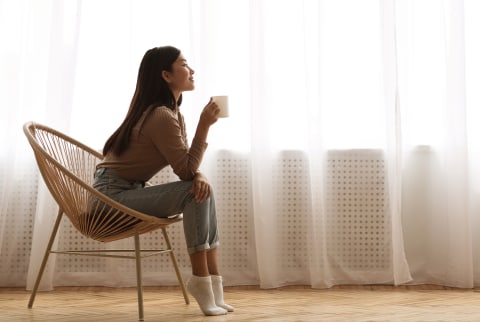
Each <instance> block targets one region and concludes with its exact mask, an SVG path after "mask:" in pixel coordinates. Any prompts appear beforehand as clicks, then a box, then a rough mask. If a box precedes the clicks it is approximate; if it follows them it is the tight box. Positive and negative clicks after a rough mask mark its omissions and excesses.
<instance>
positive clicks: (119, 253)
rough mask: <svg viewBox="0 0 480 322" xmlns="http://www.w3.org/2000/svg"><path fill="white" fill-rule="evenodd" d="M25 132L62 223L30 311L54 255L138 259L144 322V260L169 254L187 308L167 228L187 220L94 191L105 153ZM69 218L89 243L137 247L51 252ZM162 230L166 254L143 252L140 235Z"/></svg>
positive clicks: (51, 134)
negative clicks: (140, 209)
mask: <svg viewBox="0 0 480 322" xmlns="http://www.w3.org/2000/svg"><path fill="white" fill-rule="evenodd" d="M23 130H24V132H25V135H26V136H27V139H28V141H29V143H30V145H31V147H32V149H33V152H34V155H35V159H36V161H37V164H38V167H39V169H40V173H41V175H42V177H43V179H44V181H45V183H46V185H47V187H48V189H49V190H50V193H51V194H52V196H53V198H54V199H55V201H56V202H57V204H58V206H59V210H58V215H57V219H56V222H55V225H54V227H53V231H52V234H51V236H50V240H49V242H48V246H47V249H46V251H45V255H44V257H43V261H42V264H41V266H40V270H39V272H38V275H37V279H36V281H35V285H34V287H33V290H32V293H31V296H30V300H29V302H28V307H29V308H31V307H32V306H33V302H34V300H35V295H36V293H37V290H38V286H39V284H40V280H41V278H42V274H43V271H44V269H45V266H46V264H47V260H48V257H49V255H50V254H52V253H56V254H71V255H89V256H100V257H112V258H129V259H135V261H136V271H137V288H138V314H139V320H140V321H143V318H144V310H143V290H142V269H141V259H142V258H143V257H147V256H152V255H155V254H161V253H166V254H169V255H170V258H171V260H172V263H173V266H174V269H175V273H176V275H177V278H178V282H179V284H180V287H181V289H182V292H183V297H184V298H185V303H186V304H189V298H188V295H187V292H186V289H185V285H184V283H183V279H182V276H181V273H180V270H179V268H178V264H177V261H176V258H175V254H174V252H173V249H172V246H171V243H170V240H169V237H168V234H167V227H168V226H169V225H171V224H174V223H178V222H181V221H182V215H181V214H180V215H178V216H174V217H171V218H167V219H163V218H156V217H153V216H149V215H145V214H143V213H140V212H138V211H135V210H133V209H130V208H128V207H125V206H123V205H121V204H119V203H118V202H115V201H114V200H112V199H110V198H108V197H107V196H106V195H104V194H102V193H100V192H98V191H97V190H95V189H93V188H92V182H93V173H94V169H95V166H96V165H97V164H98V162H99V161H100V160H101V159H102V155H101V154H100V153H98V152H97V151H95V150H94V149H92V148H89V147H88V146H86V145H84V144H82V143H80V142H78V141H76V140H74V139H72V138H70V137H68V136H67V135H65V134H62V133H60V132H58V131H56V130H54V129H51V128H49V127H47V126H44V125H41V124H38V123H34V122H28V123H26V124H25V125H24V126H23ZM64 214H65V215H66V216H67V217H68V219H69V220H70V222H71V223H72V225H73V226H74V227H75V228H76V229H77V230H78V231H79V232H80V233H81V234H83V235H84V236H86V237H88V238H91V239H94V240H96V241H99V242H104V243H105V242H111V241H115V240H120V239H124V238H129V237H133V239H134V244H135V248H134V249H133V248H132V249H128V250H125V249H117V250H105V251H98V250H93V251H92V250H52V245H53V242H54V240H55V236H56V235H57V231H58V228H59V226H60V222H61V220H62V217H63V215H64ZM157 229H161V230H162V233H163V237H164V239H165V245H166V247H165V249H157V250H151V249H149V250H142V249H141V248H140V237H139V236H140V235H141V234H145V233H148V232H151V231H154V230H157ZM128 254H130V255H128Z"/></svg>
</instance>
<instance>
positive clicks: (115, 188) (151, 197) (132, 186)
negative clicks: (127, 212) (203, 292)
mask: <svg viewBox="0 0 480 322" xmlns="http://www.w3.org/2000/svg"><path fill="white" fill-rule="evenodd" d="M93 188H95V189H96V190H98V191H99V192H101V193H103V194H105V195H107V196H108V197H110V198H112V199H113V200H115V201H117V202H119V203H121V204H123V205H125V206H127V207H129V208H132V209H134V210H137V211H140V212H142V213H144V214H147V215H151V216H155V217H160V218H166V217H168V216H172V215H174V214H180V213H183V230H184V233H185V241H186V244H187V249H188V253H189V254H193V253H196V252H198V251H203V250H207V251H208V250H209V249H213V248H216V247H217V246H218V245H219V236H218V228H217V215H216V210H215V199H214V197H213V193H212V194H211V195H210V198H208V199H207V200H205V201H203V202H200V203H197V202H196V201H195V196H194V194H193V192H192V191H191V188H192V181H175V182H170V183H166V184H161V185H155V186H145V183H144V182H140V181H131V180H125V179H123V178H121V177H119V176H118V175H117V174H116V173H115V172H114V171H112V170H110V169H108V168H99V169H97V170H96V171H95V175H94V182H93Z"/></svg>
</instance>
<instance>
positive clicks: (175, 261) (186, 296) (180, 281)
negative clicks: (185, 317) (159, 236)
mask: <svg viewBox="0 0 480 322" xmlns="http://www.w3.org/2000/svg"><path fill="white" fill-rule="evenodd" d="M162 232H163V237H164V238H165V243H166V244H167V248H168V249H169V250H170V258H171V260H172V263H173V267H174V268H175V273H176V274H177V279H178V283H179V284H180V288H181V289H182V293H183V298H184V299H185V304H190V299H189V298H188V293H187V289H186V288H185V283H184V282H183V278H182V274H181V273H180V269H179V268H178V264H177V259H176V258H175V254H174V252H173V249H172V244H171V243H170V238H168V234H167V229H166V228H165V227H162Z"/></svg>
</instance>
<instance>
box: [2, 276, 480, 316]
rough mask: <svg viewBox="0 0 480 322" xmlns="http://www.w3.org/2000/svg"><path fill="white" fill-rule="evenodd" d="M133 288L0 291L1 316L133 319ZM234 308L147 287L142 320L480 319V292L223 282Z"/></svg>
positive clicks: (175, 290) (172, 289)
mask: <svg viewBox="0 0 480 322" xmlns="http://www.w3.org/2000/svg"><path fill="white" fill-rule="evenodd" d="M136 296H137V295H136V289H135V288H106V287H61V288H56V289H55V291H51V292H40V293H38V294H37V298H36V300H35V304H34V307H33V308H32V309H28V308H27V302H28V298H29V292H27V291H25V290H23V289H16V288H0V321H2V322H3V321H20V322H22V321H29V322H35V321H49V322H56V321H71V322H83V321H85V322H87V321H88V322H94V321H108V322H110V321H111V322H113V321H115V322H124V321H125V322H126V321H137V320H138V311H137V298H136ZM225 298H226V301H227V303H229V304H231V305H233V306H235V312H233V313H229V314H228V315H224V316H218V317H206V316H203V314H202V313H201V311H200V309H199V308H198V306H197V304H196V302H194V301H193V299H192V303H191V304H190V305H186V304H185V302H184V301H183V297H182V294H181V291H180V290H179V289H178V288H175V287H146V288H145V290H144V303H145V321H168V322H172V321H189V322H200V321H209V322H226V321H229V322H230V321H231V322H247V321H248V322H251V321H261V322H274V321H275V322H283V321H285V322H287V321H288V322H293V321H315V322H316V321H342V322H344V321H349V322H350V321H402V322H408V321H421V322H426V321H460V322H461V321H468V322H474V321H480V290H479V289H456V288H446V287H439V286H432V285H420V286H401V287H393V286H341V287H333V288H331V289H322V290H318V289H311V288H309V287H303V286H295V287H285V288H279V289H270V290H265V289H259V288H258V287H254V286H250V287H226V288H225Z"/></svg>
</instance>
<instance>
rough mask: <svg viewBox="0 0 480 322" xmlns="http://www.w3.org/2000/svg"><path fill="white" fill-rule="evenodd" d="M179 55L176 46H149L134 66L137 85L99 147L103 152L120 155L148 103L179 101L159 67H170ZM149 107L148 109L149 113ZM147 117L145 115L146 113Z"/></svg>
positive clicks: (172, 107)
mask: <svg viewBox="0 0 480 322" xmlns="http://www.w3.org/2000/svg"><path fill="white" fill-rule="evenodd" d="M178 56H180V50H179V49H177V48H175V47H172V46H164V47H155V48H152V49H149V50H148V51H147V52H146V53H145V55H144V56H143V59H142V62H141V63H140V68H139V69H138V78H137V86H136V88H135V93H134V94H133V98H132V101H131V103H130V108H129V109H128V113H127V116H126V117H125V120H123V122H122V124H121V125H120V127H119V128H118V129H117V130H116V131H115V132H114V133H113V134H112V136H110V138H109V139H108V140H107V142H106V143H105V146H104V147H103V155H104V156H105V155H106V154H107V153H108V152H110V151H113V153H115V154H116V155H121V154H122V153H123V152H124V151H125V150H126V149H127V147H128V145H129V144H130V138H131V134H132V129H133V127H134V126H135V125H136V124H137V122H138V121H139V120H140V118H141V117H142V114H143V112H145V111H146V110H147V109H148V108H149V107H151V106H152V105H155V106H167V107H168V108H170V109H172V110H173V109H175V108H176V107H177V106H180V104H181V103H182V95H180V97H179V99H178V101H177V102H176V101H175V97H174V96H173V93H172V91H171V90H170V88H169V87H168V84H167V83H166V82H165V80H164V79H163V77H162V71H169V72H171V71H172V65H173V63H174V62H175V61H176V60H177V58H178ZM152 111H153V109H150V111H149V112H148V113H151V112H152ZM147 117H148V115H147Z"/></svg>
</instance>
